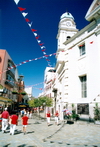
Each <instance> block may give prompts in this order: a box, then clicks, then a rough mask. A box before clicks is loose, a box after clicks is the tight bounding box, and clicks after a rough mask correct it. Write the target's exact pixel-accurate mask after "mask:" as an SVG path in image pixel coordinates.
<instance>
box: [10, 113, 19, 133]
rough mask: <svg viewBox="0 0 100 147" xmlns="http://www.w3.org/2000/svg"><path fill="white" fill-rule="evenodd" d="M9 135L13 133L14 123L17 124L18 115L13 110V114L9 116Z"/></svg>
mask: <svg viewBox="0 0 100 147" xmlns="http://www.w3.org/2000/svg"><path fill="white" fill-rule="evenodd" d="M9 123H10V135H14V132H15V129H16V125H18V115H17V113H16V112H13V115H11V116H10V120H9Z"/></svg>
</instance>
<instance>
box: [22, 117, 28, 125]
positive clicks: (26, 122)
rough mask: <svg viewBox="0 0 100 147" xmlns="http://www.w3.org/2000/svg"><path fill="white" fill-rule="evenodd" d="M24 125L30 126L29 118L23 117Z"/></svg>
mask: <svg viewBox="0 0 100 147" xmlns="http://www.w3.org/2000/svg"><path fill="white" fill-rule="evenodd" d="M22 124H23V125H27V124H28V117H27V116H23V117H22Z"/></svg>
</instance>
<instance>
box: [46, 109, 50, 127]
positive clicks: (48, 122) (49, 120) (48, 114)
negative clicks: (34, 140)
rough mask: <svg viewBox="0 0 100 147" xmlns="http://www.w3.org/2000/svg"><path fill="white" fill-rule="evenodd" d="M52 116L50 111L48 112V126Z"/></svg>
mask: <svg viewBox="0 0 100 147" xmlns="http://www.w3.org/2000/svg"><path fill="white" fill-rule="evenodd" d="M50 117H51V115H50V111H48V113H47V125H48V126H49V125H50Z"/></svg>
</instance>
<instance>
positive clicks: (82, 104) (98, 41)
mask: <svg viewBox="0 0 100 147" xmlns="http://www.w3.org/2000/svg"><path fill="white" fill-rule="evenodd" d="M85 19H86V20H87V21H89V22H90V23H89V24H88V25H87V26H86V27H84V28H83V29H82V30H80V31H78V29H77V28H76V23H75V20H74V17H73V16H72V14H71V13H69V12H65V13H64V14H62V15H61V17H60V21H59V26H58V34H57V53H56V58H57V62H56V67H55V70H56V80H55V81H54V82H53V85H52V91H53V92H54V99H55V108H56V110H58V111H59V113H60V119H61V120H63V112H62V111H63V109H64V107H65V108H68V109H69V110H72V106H74V108H75V109H76V112H77V114H79V115H80V117H81V118H83V119H89V118H90V117H91V118H92V119H93V118H94V106H95V103H98V104H99V105H100V1H99V0H94V1H93V2H92V4H91V6H90V8H89V10H88V11H87V14H86V16H85Z"/></svg>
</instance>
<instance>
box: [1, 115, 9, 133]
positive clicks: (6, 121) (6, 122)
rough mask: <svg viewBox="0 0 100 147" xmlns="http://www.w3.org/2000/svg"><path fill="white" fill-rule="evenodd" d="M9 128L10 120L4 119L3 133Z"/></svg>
mask: <svg viewBox="0 0 100 147" xmlns="http://www.w3.org/2000/svg"><path fill="white" fill-rule="evenodd" d="M7 127H8V119H5V118H2V131H5V130H6V129H7Z"/></svg>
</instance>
